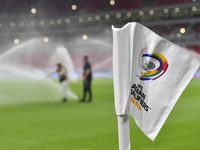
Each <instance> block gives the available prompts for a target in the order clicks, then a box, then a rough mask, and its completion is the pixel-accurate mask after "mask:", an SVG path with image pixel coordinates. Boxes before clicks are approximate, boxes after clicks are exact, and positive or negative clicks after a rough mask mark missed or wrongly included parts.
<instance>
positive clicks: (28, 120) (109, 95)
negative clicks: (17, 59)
mask: <svg viewBox="0 0 200 150" xmlns="http://www.w3.org/2000/svg"><path fill="white" fill-rule="evenodd" d="M0 83H1V85H0V91H1V93H0V94H1V95H0V104H1V106H0V141H1V142H0V150H66V149H69V150H102V149H104V150H116V149H118V133H117V116H116V115H115V110H114V97H113V83H112V79H94V81H93V87H92V88H93V102H92V103H78V101H76V100H74V99H69V101H68V102H67V103H61V98H62V95H61V92H59V91H56V90H55V89H54V88H52V87H51V86H49V85H48V86H47V85H45V84H44V83H41V84H40V83H37V84H35V83H31V86H30V82H26V83H22V82H14V84H13V81H12V82H11V81H9V80H4V81H1V82H0ZM27 83H28V84H29V86H27V85H26V84H27ZM199 88H200V80H199V79H193V80H192V81H191V82H190V84H189V85H188V87H187V88H186V90H185V91H184V93H183V94H182V96H181V97H180V99H179V100H178V102H177V104H176V105H175V108H174V109H173V110H172V112H171V114H170V116H169V118H168V119H167V121H166V123H165V124H164V126H163V128H162V129H161V131H160V133H159V134H158V136H157V138H156V140H155V141H154V143H153V142H152V141H151V140H149V139H148V138H147V137H146V136H145V135H144V134H143V133H142V132H141V131H140V129H139V128H138V127H137V126H136V124H135V123H134V119H132V118H130V133H131V147H132V150H134V149H137V150H146V149H148V150H151V149H152V150H161V149H162V150H169V149H170V150H179V149H180V150H183V149H187V150H188V149H190V150H197V149H199V141H200V117H199V114H200V98H199V97H200V94H199ZM70 89H71V90H72V91H73V92H75V93H76V94H77V95H79V96H81V95H82V83H81V81H78V82H76V83H70ZM12 102H13V103H12Z"/></svg>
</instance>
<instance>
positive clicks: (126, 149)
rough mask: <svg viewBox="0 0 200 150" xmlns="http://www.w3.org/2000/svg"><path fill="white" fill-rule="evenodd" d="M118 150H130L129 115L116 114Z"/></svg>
mask: <svg viewBox="0 0 200 150" xmlns="http://www.w3.org/2000/svg"><path fill="white" fill-rule="evenodd" d="M118 136H119V150H130V132H129V115H128V114H125V115H120V116H118Z"/></svg>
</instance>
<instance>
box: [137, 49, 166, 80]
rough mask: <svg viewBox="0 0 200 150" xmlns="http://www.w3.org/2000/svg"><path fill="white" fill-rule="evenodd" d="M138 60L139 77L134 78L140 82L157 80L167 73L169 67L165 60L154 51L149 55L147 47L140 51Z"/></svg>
mask: <svg viewBox="0 0 200 150" xmlns="http://www.w3.org/2000/svg"><path fill="white" fill-rule="evenodd" d="M139 60H140V62H139V64H140V69H141V76H139V75H136V76H137V77H139V78H140V80H142V81H150V80H156V79H158V78H159V77H161V76H162V75H163V74H164V73H165V72H166V71H167V68H168V66H169V64H168V62H167V59H166V58H165V57H164V56H163V55H162V54H160V53H157V52H156V51H154V52H153V53H152V54H149V53H148V48H147V47H145V48H143V49H142V50H141V53H140V59H139Z"/></svg>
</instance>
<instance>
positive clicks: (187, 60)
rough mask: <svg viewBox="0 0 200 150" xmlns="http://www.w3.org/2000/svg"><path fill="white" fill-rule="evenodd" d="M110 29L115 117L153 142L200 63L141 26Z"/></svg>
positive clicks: (132, 25)
mask: <svg viewBox="0 0 200 150" xmlns="http://www.w3.org/2000/svg"><path fill="white" fill-rule="evenodd" d="M112 29H113V76H114V77H113V78H114V95H115V110H116V114H117V115H118V116H123V115H130V116H132V117H133V118H134V119H135V122H136V124H137V125H138V127H139V128H140V129H141V130H142V131H143V132H144V134H145V135H146V136H148V137H149V138H150V139H151V140H154V139H155V138H156V136H157V134H158V133H159V131H160V129H161V127H162V126H163V124H164V122H165V121H166V119H167V117H168V115H169V114H170V112H171V110H172V108H173V107H174V105H175V103H176V102H177V100H178V98H179V97H180V95H181V93H182V92H183V90H184V89H185V88H186V86H187V84H188V83H189V82H190V80H191V79H192V77H193V75H194V73H195V72H196V71H197V69H198V68H199V65H200V61H199V60H198V59H197V58H195V57H194V56H192V55H191V54H189V53H188V52H187V51H185V50H183V49H182V48H180V47H178V46H176V45H174V44H172V43H171V42H169V41H167V40H165V39H163V38H162V37H160V36H158V35H157V34H155V33H154V32H153V31H151V30H149V29H148V28H146V27H145V26H143V25H141V24H138V23H135V22H133V23H128V24H126V25H125V26H124V27H123V28H121V29H119V28H114V27H112ZM123 135H124V134H123ZM119 136H120V134H119ZM119 138H122V137H119ZM124 138H125V137H124ZM126 149H127V146H126Z"/></svg>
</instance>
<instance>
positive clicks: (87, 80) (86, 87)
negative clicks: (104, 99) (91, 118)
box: [81, 56, 92, 102]
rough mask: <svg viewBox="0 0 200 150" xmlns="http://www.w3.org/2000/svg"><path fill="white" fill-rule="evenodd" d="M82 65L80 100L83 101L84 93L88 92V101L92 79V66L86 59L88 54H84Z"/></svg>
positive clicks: (90, 98)
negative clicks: (81, 97) (81, 93)
mask: <svg viewBox="0 0 200 150" xmlns="http://www.w3.org/2000/svg"><path fill="white" fill-rule="evenodd" d="M83 61H84V67H83V99H82V100H81V102H85V97H86V94H87V93H88V94H89V99H88V102H91V101H92V91H91V81H92V68H91V64H90V63H89V61H88V56H84V58H83Z"/></svg>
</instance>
